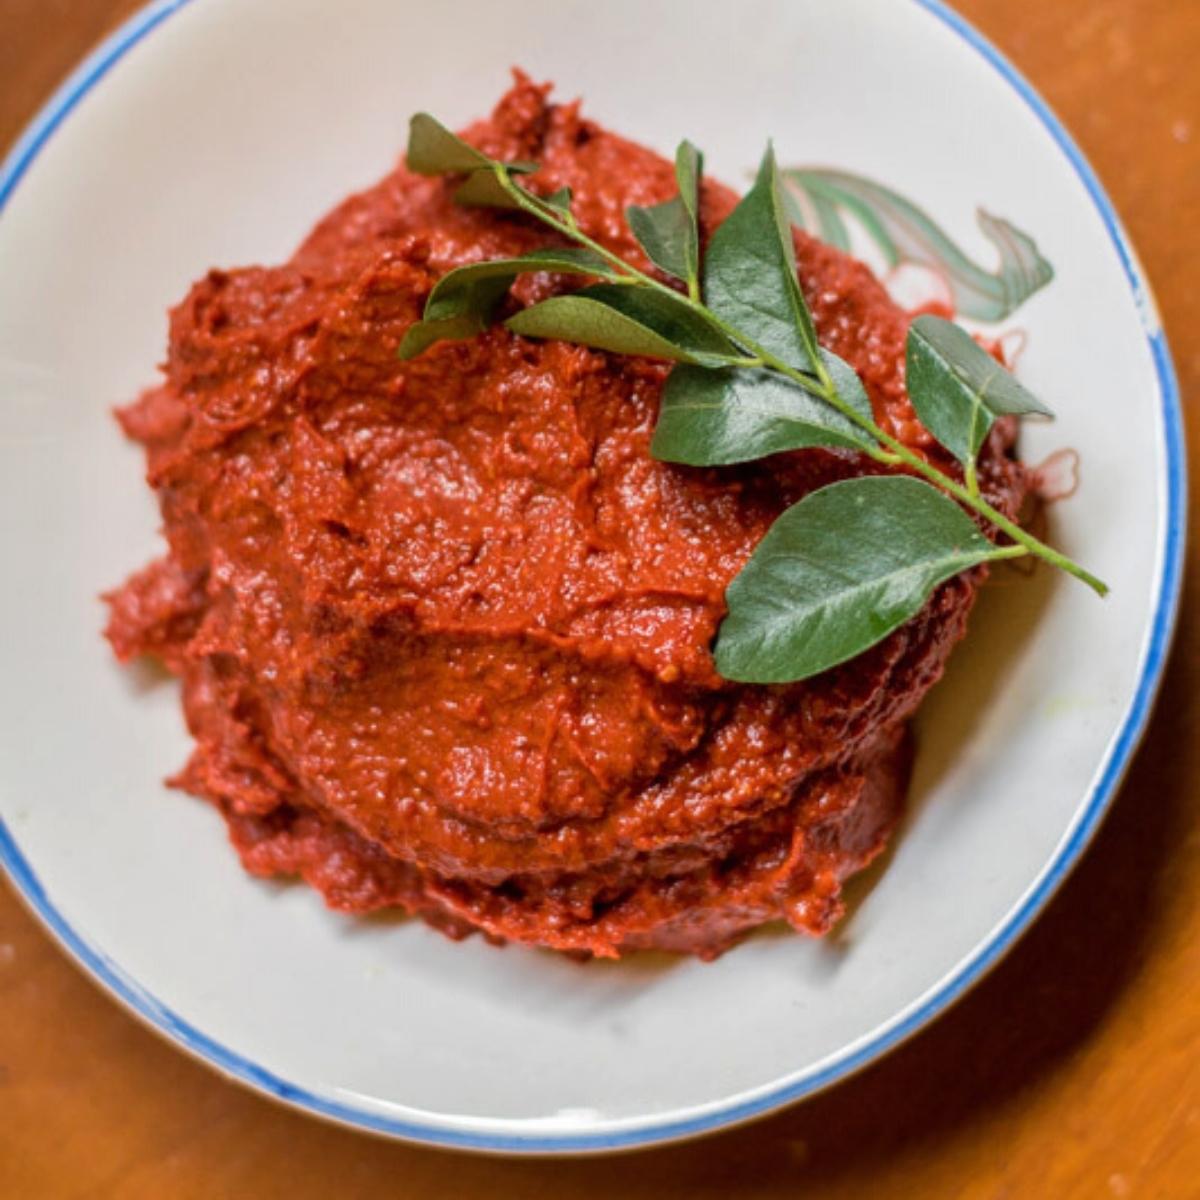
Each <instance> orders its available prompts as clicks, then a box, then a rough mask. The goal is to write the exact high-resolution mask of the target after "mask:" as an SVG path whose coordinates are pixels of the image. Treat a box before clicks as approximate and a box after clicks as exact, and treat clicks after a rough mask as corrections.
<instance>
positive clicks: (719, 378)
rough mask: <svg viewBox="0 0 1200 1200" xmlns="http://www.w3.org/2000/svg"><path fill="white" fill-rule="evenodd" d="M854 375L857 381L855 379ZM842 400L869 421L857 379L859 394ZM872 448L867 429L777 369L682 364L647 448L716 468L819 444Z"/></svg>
mask: <svg viewBox="0 0 1200 1200" xmlns="http://www.w3.org/2000/svg"><path fill="white" fill-rule="evenodd" d="M832 357H833V356H832V355H830V358H832ZM838 361H840V360H838ZM842 365H843V366H845V364H842ZM846 370H847V371H849V372H850V374H851V375H852V376H853V375H854V372H853V371H852V370H850V368H849V367H846ZM854 379H855V383H856V384H857V383H858V377H857V376H854ZM847 392H849V395H847ZM843 398H844V399H846V401H847V403H849V404H851V405H852V406H853V407H854V408H855V409H856V410H857V411H859V412H861V413H863V415H864V416H865V417H866V418H867V419H868V420H869V419H870V417H871V405H870V401H869V400H867V397H866V393H865V392H864V391H863V390H862V385H861V384H858V386H857V391H853V390H851V389H849V388H847V389H846V390H844V391H843ZM874 445H875V442H874V439H873V438H872V437H871V436H870V435H869V434H867V433H864V432H863V430H862V429H860V428H859V427H858V426H857V425H855V424H854V423H853V422H852V421H850V420H848V419H847V418H846V417H844V416H842V414H841V413H839V412H838V411H837V410H836V409H835V408H832V407H831V406H830V405H828V404H826V403H825V402H824V401H822V400H820V399H819V398H818V397H816V396H813V395H812V394H811V393H810V392H806V391H805V390H804V389H803V388H802V387H799V386H798V385H797V384H795V383H793V382H792V381H791V380H790V379H788V378H786V377H785V376H783V375H780V374H779V373H778V372H775V371H764V370H758V369H751V368H738V367H726V368H724V369H722V370H709V369H706V368H703V367H693V366H686V365H681V366H678V367H676V368H675V369H674V370H673V371H672V372H671V375H670V377H669V378H668V379H667V386H666V388H665V389H664V391H663V398H662V407H661V409H660V411H659V416H658V426H657V428H656V429H655V431H654V440H653V442H652V443H651V444H650V453H651V454H653V455H654V457H655V458H658V459H661V460H663V461H665V462H677V463H687V464H688V465H689V466H694V467H717V466H726V465H728V464H731V463H742V462H750V461H752V460H754V459H756V458H763V457H765V456H766V455H768V454H778V453H780V452H781V451H784V450H805V449H808V448H811V447H814V446H824V447H838V448H841V449H847V450H859V451H869V450H870V449H871V448H872V447H873V446H874Z"/></svg>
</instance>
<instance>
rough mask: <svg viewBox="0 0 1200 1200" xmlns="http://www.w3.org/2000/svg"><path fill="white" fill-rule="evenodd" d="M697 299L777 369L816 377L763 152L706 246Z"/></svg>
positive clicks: (783, 221)
mask: <svg viewBox="0 0 1200 1200" xmlns="http://www.w3.org/2000/svg"><path fill="white" fill-rule="evenodd" d="M704 296H705V301H706V303H707V304H708V306H709V308H711V309H712V310H713V312H715V313H716V314H717V315H718V316H720V317H722V318H724V319H725V320H726V321H728V322H729V323H730V324H731V325H734V326H736V327H737V328H739V329H741V330H743V331H744V332H746V333H747V334H749V335H750V337H751V338H753V339H754V340H755V341H757V342H758V343H759V344H760V345H762V346H764V347H765V348H766V349H767V350H769V351H770V352H771V353H772V354H774V355H776V356H778V357H779V358H781V359H782V360H783V361H784V362H786V363H788V364H789V365H791V366H793V367H795V368H797V369H799V370H802V371H815V370H816V369H817V358H818V355H819V349H818V345H817V331H816V328H815V327H814V325H813V320H812V314H811V313H810V312H809V310H808V304H807V303H806V302H805V299H804V295H803V293H802V292H801V291H800V283H799V281H798V279H797V278H796V253H795V247H794V245H793V243H792V228H791V225H790V224H789V222H788V219H787V213H786V209H785V207H784V201H783V193H782V191H781V188H780V184H779V172H778V170H777V168H776V166H775V152H774V150H772V149H771V147H770V146H768V147H767V152H766V154H765V155H764V156H763V160H762V164H761V166H760V167H759V171H758V177H757V178H756V179H755V181H754V186H753V187H752V188H751V189H750V190H749V191H748V192H747V193H746V195H745V196H744V197H743V199H742V200H741V202H740V203H739V204H738V206H737V207H736V208H735V209H734V210H733V212H732V213H730V214H729V216H728V217H726V219H725V220H724V221H723V222H722V223H721V225H720V226H719V227H718V228H717V231H716V233H714V234H713V236H712V240H711V241H710V242H709V245H708V252H707V253H706V254H705V260H704Z"/></svg>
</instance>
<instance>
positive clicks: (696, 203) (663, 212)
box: [625, 141, 703, 296]
mask: <svg viewBox="0 0 1200 1200" xmlns="http://www.w3.org/2000/svg"><path fill="white" fill-rule="evenodd" d="M702 170H703V156H702V155H701V153H700V151H699V150H697V149H696V147H695V146H693V145H692V143H691V142H687V141H684V142H680V143H679V149H678V150H676V152H675V178H676V180H677V181H678V184H679V192H678V194H677V195H675V196H673V197H672V198H671V199H670V200H666V201H664V202H663V203H662V204H655V205H652V206H650V207H642V206H641V205H637V204H634V205H630V207H629V208H627V209H626V210H625V218H626V220H627V221H628V222H629V228H630V229H631V230H632V231H633V235H634V237H636V238H637V240H638V241H639V242H640V243H641V246H642V249H643V250H645V251H646V255H647V257H648V258H649V259H650V261H651V262H652V263H654V264H655V266H657V267H661V268H662V269H663V270H664V271H666V273H667V274H668V275H670V276H672V277H673V278H675V279H678V280H681V281H682V282H684V283H686V284H687V285H688V291H689V293H690V294H691V295H693V296H698V295H699V288H700V174H701V171H702Z"/></svg>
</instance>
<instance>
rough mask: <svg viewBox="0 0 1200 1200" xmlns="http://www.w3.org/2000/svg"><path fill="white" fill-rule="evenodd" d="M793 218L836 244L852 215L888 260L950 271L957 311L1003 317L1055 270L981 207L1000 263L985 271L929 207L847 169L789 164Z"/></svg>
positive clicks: (786, 175) (846, 240) (785, 174)
mask: <svg viewBox="0 0 1200 1200" xmlns="http://www.w3.org/2000/svg"><path fill="white" fill-rule="evenodd" d="M780 174H781V176H782V179H783V185H784V191H785V194H786V196H787V199H788V207H789V209H790V215H791V218H792V220H793V221H794V222H795V223H796V224H797V225H799V226H801V227H802V228H805V229H808V230H809V231H810V232H811V233H815V234H816V235H817V236H818V237H820V238H821V239H822V240H823V241H826V242H828V243H829V244H830V245H832V246H837V247H838V248H839V249H842V250H848V249H849V248H850V232H849V230H848V228H847V225H846V221H845V218H846V217H847V216H849V217H853V218H854V219H855V221H856V222H857V223H858V224H860V225H861V226H862V227H863V229H864V230H865V231H866V233H867V235H868V236H869V237H870V238H871V240H872V241H873V242H874V243H875V244H876V246H878V247H879V249H880V251H881V252H882V254H883V255H884V257H885V259H886V260H887V262H888V265H889V266H892V267H896V266H899V265H900V264H901V263H913V264H915V265H917V266H922V267H928V268H930V269H931V270H934V271H936V272H938V274H940V275H941V276H942V277H943V279H945V281H946V284H947V286H948V287H949V289H950V292H951V296H952V297H953V301H954V307H955V309H956V311H957V312H958V313H959V314H961V315H962V316H964V317H974V318H975V319H976V320H979V321H1000V320H1003V319H1004V318H1005V317H1007V316H1009V315H1010V314H1011V313H1013V312H1014V311H1015V310H1016V309H1017V308H1018V307H1019V306H1020V305H1021V304H1023V303H1024V302H1025V301H1026V300H1028V299H1029V297H1030V296H1032V295H1033V294H1034V292H1036V291H1038V290H1039V289H1041V288H1043V287H1045V286H1046V284H1048V283H1049V282H1050V281H1051V279H1053V278H1054V268H1053V267H1052V266H1051V265H1050V263H1049V262H1048V261H1047V259H1046V258H1045V257H1044V256H1043V255H1042V253H1041V252H1040V251H1039V250H1038V248H1037V243H1036V242H1035V241H1034V240H1033V238H1031V237H1030V236H1029V235H1028V234H1027V233H1023V232H1022V231H1021V230H1020V229H1018V228H1017V227H1016V226H1015V225H1013V224H1012V223H1011V222H1009V221H1006V220H1004V218H1003V217H996V216H993V215H992V214H991V213H988V212H985V211H984V210H983V209H979V210H978V212H977V213H976V220H977V221H978V222H979V228H980V229H981V230H982V231H983V233H984V235H985V236H986V237H987V238H988V240H989V241H990V242H991V243H992V244H993V245H994V246H995V247H996V249H997V251H998V252H999V255H1000V265H999V267H998V268H997V269H996V270H995V271H988V270H987V269H985V268H984V267H982V266H980V265H979V264H978V263H976V262H975V261H974V260H972V259H971V258H970V257H969V256H968V255H967V254H966V253H965V252H964V251H963V250H962V249H961V247H960V246H959V245H958V243H957V242H955V241H954V240H953V239H952V238H951V237H950V236H949V234H947V233H946V232H945V230H943V229H942V228H941V226H939V225H938V224H937V223H936V222H935V221H933V220H932V219H931V218H930V217H929V216H928V214H926V213H925V212H924V211H923V210H922V209H920V208H918V207H917V205H915V204H914V203H913V202H912V201H911V200H907V199H905V198H904V197H903V196H901V195H900V194H899V193H898V192H894V191H892V189H891V188H888V187H884V186H883V185H882V184H880V183H875V182H874V181H873V180H870V179H865V178H864V177H863V176H861V175H854V174H851V173H850V172H849V171H834V170H826V169H824V168H816V167H789V168H787V169H786V170H783V171H781V172H780Z"/></svg>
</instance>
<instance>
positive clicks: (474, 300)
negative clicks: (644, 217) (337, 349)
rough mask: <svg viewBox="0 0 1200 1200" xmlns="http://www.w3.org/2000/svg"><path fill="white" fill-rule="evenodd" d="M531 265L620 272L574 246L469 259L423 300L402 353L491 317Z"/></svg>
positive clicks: (475, 329) (467, 333)
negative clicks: (419, 314) (471, 261)
mask: <svg viewBox="0 0 1200 1200" xmlns="http://www.w3.org/2000/svg"><path fill="white" fill-rule="evenodd" d="M531 271H546V272H550V273H553V274H563V275H594V276H599V277H600V278H601V279H618V278H620V276H618V275H617V273H616V272H615V271H614V270H613V268H612V267H611V266H610V265H609V264H608V263H607V262H605V260H604V259H602V258H601V257H600V256H599V255H598V254H596V253H594V252H593V251H591V250H586V249H577V248H575V247H564V248H561V249H560V248H549V249H545V250H533V251H531V252H530V253H528V254H522V255H521V256H520V257H519V258H500V259H490V260H488V261H486V262H478V263H471V264H470V265H468V266H465V267H458V268H457V269H456V270H453V271H451V272H449V273H448V274H446V275H443V276H442V278H441V279H439V280H438V282H437V284H436V285H435V287H434V289H433V291H432V292H430V293H429V298H428V300H426V302H425V313H424V316H423V317H422V319H421V320H420V321H418V322H417V323H416V324H415V325H412V326H410V327H409V329H408V332H407V333H406V334H405V335H404V340H403V341H402V342H401V343H400V357H401V358H405V359H408V358H415V357H416V356H417V355H418V354H420V353H422V352H423V351H424V350H426V349H427V348H428V347H430V346H432V345H433V344H434V342H438V341H442V340H451V341H454V340H458V339H461V338H468V337H474V336H475V335H476V334H477V333H482V332H483V331H484V330H485V329H486V328H487V327H488V326H489V325H490V324H491V323H492V321H493V319H494V318H495V315H496V310H497V309H498V308H499V306H500V302H501V301H502V300H503V299H504V297H505V295H506V294H507V292H508V289H509V288H510V287H511V286H512V283H513V280H514V279H516V277H517V276H518V275H521V274H525V273H527V272H531Z"/></svg>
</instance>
